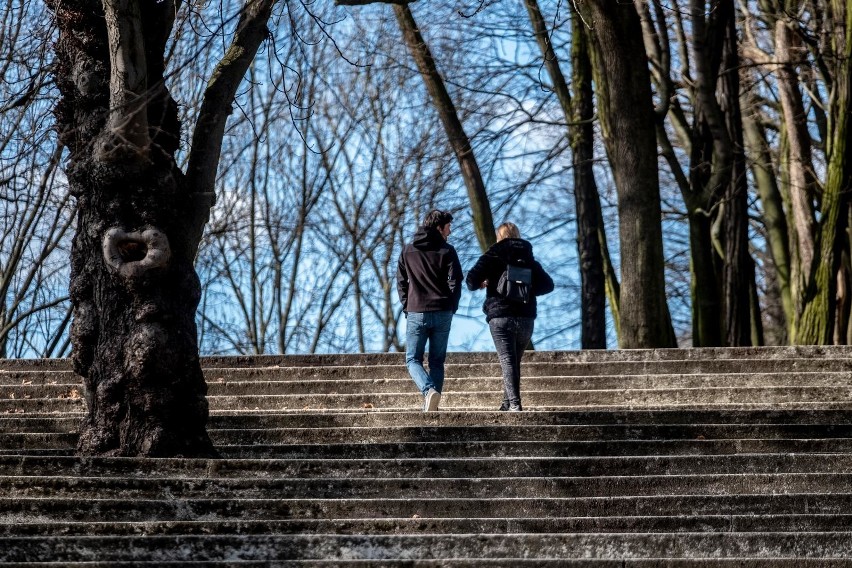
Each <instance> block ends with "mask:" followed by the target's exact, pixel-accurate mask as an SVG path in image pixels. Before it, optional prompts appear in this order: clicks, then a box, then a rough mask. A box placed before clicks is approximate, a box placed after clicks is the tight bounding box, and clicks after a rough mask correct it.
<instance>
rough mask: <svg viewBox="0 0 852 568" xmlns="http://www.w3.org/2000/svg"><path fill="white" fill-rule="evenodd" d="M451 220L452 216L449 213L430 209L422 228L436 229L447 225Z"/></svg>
mask: <svg viewBox="0 0 852 568" xmlns="http://www.w3.org/2000/svg"><path fill="white" fill-rule="evenodd" d="M452 220H453V216H452V215H451V214H450V212H449V211H441V210H440V209H432V210H431V211H429V213H428V214H427V215H426V220H425V221H423V226H424V227H431V228H433V229H437V228H438V227H443V226H444V225H446V224H447V223H449V222H451V221H452Z"/></svg>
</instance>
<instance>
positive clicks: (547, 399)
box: [0, 385, 852, 414]
mask: <svg viewBox="0 0 852 568" xmlns="http://www.w3.org/2000/svg"><path fill="white" fill-rule="evenodd" d="M411 388H412V390H414V387H413V385H412V387H411ZM0 394H2V393H0ZM501 399H502V394H501V393H500V392H499V391H496V390H495V391H494V392H490V393H482V392H475V391H455V392H446V391H445V392H444V393H443V396H442V397H441V407H442V408H443V409H444V410H453V409H487V408H489V407H490V408H493V409H495V410H496V408H497V407H498V406H499V404H500V401H501ZM208 401H209V404H210V409H211V411H214V410H228V411H242V410H277V411H281V410H291V411H293V410H297V411H304V410H316V409H350V410H364V409H381V410H398V409H417V408H419V407H421V406H422V404H423V402H422V401H423V397H422V396H421V395H420V394H419V393H417V392H411V393H408V394H402V393H399V394H397V393H363V394H292V395H290V394H286V395H241V396H230V395H228V396H209V397H208ZM523 401H524V405H525V406H526V407H527V409H535V408H549V409H555V408H559V407H563V408H589V407H616V408H617V407H628V408H629V407H635V406H642V407H656V408H661V407H667V406H678V407H685V408H700V407H703V406H710V405H750V404H751V405H756V406H758V407H772V406H779V405H785V404H788V405H789V404H793V405H795V404H840V405H849V406H850V407H852V387H807V386H802V387H754V388H751V387H734V388H700V389H635V390H627V389H619V390H615V389H614V390H582V391H569V390H554V391H523ZM83 405H84V401H83V398H82V396H81V394H80V393H79V392H76V393H73V392H72V393H71V394H69V396H68V397H66V398H22V399H18V398H0V413H11V414H13V413H23V414H29V413H33V412H38V413H51V412H69V411H73V412H81V411H82V410H83Z"/></svg>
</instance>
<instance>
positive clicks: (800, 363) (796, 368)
mask: <svg viewBox="0 0 852 568" xmlns="http://www.w3.org/2000/svg"><path fill="white" fill-rule="evenodd" d="M849 370H850V360H848V359H754V360H743V359H714V360H707V359H691V360H663V361H602V362H593V363H587V362H579V363H577V362H567V361H564V362H559V361H543V362H538V361H525V362H524V363H523V364H522V368H521V375H522V376H524V377H533V376H597V375H615V376H625V375H647V374H681V375H684V374H702V373H703V374H712V373H715V374H723V373H748V372H754V373H783V372H788V373H789V372H811V373H815V372H849ZM204 374H205V377H206V378H207V380H208V381H210V382H215V381H216V380H218V379H223V380H245V379H248V378H257V377H263V378H264V379H266V380H279V381H301V380H305V379H324V380H345V379H363V380H380V379H409V375H408V371H407V370H406V368H405V366H404V365H402V364H399V365H357V366H326V367H256V368H251V369H241V368H233V367H223V368H210V367H208V368H206V369H205V370H204ZM445 374H446V376H447V377H455V378H464V377H500V376H502V370H501V368H500V365H499V363H498V362H497V360H496V356H493V359H492V361H491V362H481V363H448V364H447V365H445ZM409 380H410V379H409Z"/></svg>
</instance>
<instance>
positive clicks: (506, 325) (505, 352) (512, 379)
mask: <svg viewBox="0 0 852 568" xmlns="http://www.w3.org/2000/svg"><path fill="white" fill-rule="evenodd" d="M534 327H535V320H534V319H533V318H515V317H509V318H492V319H491V321H489V322H488V328H489V329H490V330H491V338H492V339H494V347H496V348H497V357H498V358H499V359H500V367H501V368H502V369H503V400H504V401H508V403H509V404H510V405H513V406H519V405H520V404H521V358H522V357H523V356H524V350H525V349H526V348H527V345H528V344H529V342H530V338H532V334H533V328H534Z"/></svg>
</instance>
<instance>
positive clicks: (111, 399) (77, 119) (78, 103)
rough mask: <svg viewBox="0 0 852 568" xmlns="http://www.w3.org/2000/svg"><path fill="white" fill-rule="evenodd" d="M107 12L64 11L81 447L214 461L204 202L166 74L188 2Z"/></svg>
mask: <svg viewBox="0 0 852 568" xmlns="http://www.w3.org/2000/svg"><path fill="white" fill-rule="evenodd" d="M116 4H118V3H116ZM105 6H106V8H107V10H106V14H104V12H103V11H102V10H101V5H100V3H93V2H86V1H80V2H61V3H57V5H56V15H57V23H58V24H59V29H60V39H59V42H58V44H57V46H56V51H57V62H58V69H57V84H58V86H59V89H60V92H61V93H62V100H61V101H60V103H59V105H58V107H57V110H56V116H57V123H58V126H59V129H60V133H61V136H62V141H63V142H64V143H65V145H66V146H67V147H68V148H69V151H70V159H69V162H68V167H67V175H68V179H69V182H70V184H71V188H72V192H73V193H74V195H75V196H76V197H77V200H78V211H79V212H78V217H77V233H76V235H75V237H74V242H73V247H72V251H71V284H70V291H71V300H72V303H73V306H74V321H73V324H72V331H71V338H72V342H73V346H74V350H73V362H74V369H75V371H76V372H77V373H78V374H80V375H82V376H83V379H84V385H85V395H86V402H87V405H88V414H87V416H86V418H85V420H84V423H83V427H82V431H81V433H80V441H79V446H78V451H80V452H81V453H83V454H101V455H153V456H158V455H184V456H210V455H214V454H215V452H214V450H213V445H212V443H211V442H210V439H209V438H208V436H207V433H206V430H205V424H206V420H207V412H208V410H207V401H206V398H205V395H206V384H205V382H204V377H203V376H202V374H201V367H200V365H199V361H198V346H197V343H196V329H195V308H196V306H197V304H198V300H199V297H200V285H199V282H198V278H197V276H196V274H195V270H194V268H193V259H194V252H195V250H194V249H193V248H192V247H191V246H188V245H189V242H188V235H187V230H186V223H185V222H184V221H185V219H186V218H187V216H192V215H194V203H193V200H192V198H191V196H190V195H189V193H188V191H187V187H186V184H185V183H184V176H183V175H182V174H181V172H180V170H178V168H177V166H176V164H175V162H174V159H173V155H174V152H175V150H176V149H177V144H178V139H179V124H178V120H177V106H176V105H175V103H174V101H173V100H172V99H171V97H170V96H169V94H168V92H167V91H166V89H165V86H164V84H163V79H162V77H163V58H162V53H163V49H164V48H165V42H166V39H167V38H168V35H169V33H170V31H171V24H172V18H173V17H174V16H173V14H174V9H175V6H174V4H172V3H171V2H163V3H161V4H157V5H156V6H153V5H152V6H150V7H147V8H146V9H145V11H144V18H143V17H142V14H141V12H140V10H139V8H138V6H135V10H134V3H132V2H130V3H127V4H123V5H116V6H111V4H110V3H105ZM110 8H113V9H110ZM105 18H106V19H105ZM108 26H109V30H110V31H109V33H108ZM126 36H129V37H131V38H133V40H132V41H128V40H127V37H126ZM158 55H159V56H158ZM146 56H147V57H146ZM111 76H112V81H111ZM122 78H127V81H126V82H124V81H122ZM111 83H112V84H111ZM140 101H142V102H140ZM149 133H151V134H149Z"/></svg>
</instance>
